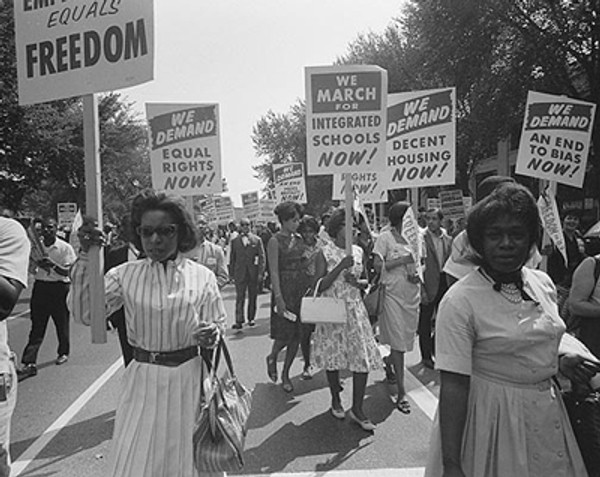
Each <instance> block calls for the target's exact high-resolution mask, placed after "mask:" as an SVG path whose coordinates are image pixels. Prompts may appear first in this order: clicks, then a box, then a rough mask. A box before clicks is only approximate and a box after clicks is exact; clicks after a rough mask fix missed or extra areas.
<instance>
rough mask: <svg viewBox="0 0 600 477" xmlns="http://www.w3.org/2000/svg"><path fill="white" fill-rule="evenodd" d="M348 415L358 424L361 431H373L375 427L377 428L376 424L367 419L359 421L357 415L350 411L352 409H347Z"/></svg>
mask: <svg viewBox="0 0 600 477" xmlns="http://www.w3.org/2000/svg"><path fill="white" fill-rule="evenodd" d="M348 417H349V418H350V419H351V420H352V421H354V422H355V423H356V424H358V425H359V426H360V427H361V428H362V430H363V431H366V432H373V431H374V430H375V429H377V426H376V425H375V424H373V423H372V422H371V421H369V420H368V419H365V420H364V421H361V420H360V419H359V418H358V417H356V414H354V411H352V409H350V410H349V411H348Z"/></svg>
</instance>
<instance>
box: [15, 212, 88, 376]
mask: <svg viewBox="0 0 600 477" xmlns="http://www.w3.org/2000/svg"><path fill="white" fill-rule="evenodd" d="M41 225H42V228H41V236H42V243H41V244H40V245H41V246H42V249H43V251H44V252H45V254H46V255H45V256H44V257H43V258H41V259H40V260H38V261H36V262H35V268H36V272H35V282H34V284H33V291H32V293H31V305H30V307H31V331H30V332H29V340H28V342H27V346H26V347H25V350H24V351H23V356H22V358H21V362H22V363H23V368H21V369H20V370H19V372H18V373H19V377H20V378H21V379H22V378H27V377H30V376H35V375H36V374H37V367H36V362H37V357H38V351H39V349H40V346H41V345H42V342H43V341H44V336H45V334H46V328H47V326H48V320H49V318H50V317H52V321H54V326H55V327H56V335H57V337H58V350H57V358H56V364H58V365H60V364H64V363H66V361H67V360H68V359H69V351H70V343H69V310H68V309H67V301H66V300H67V293H68V292H69V284H70V283H71V280H70V278H69V269H70V268H71V265H73V263H74V262H75V260H76V259H77V256H76V255H75V251H74V250H73V247H71V245H70V244H68V243H67V242H65V241H64V240H62V239H60V238H58V237H57V236H56V220H54V219H53V218H46V219H44V220H42V222H41Z"/></svg>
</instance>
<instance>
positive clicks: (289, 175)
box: [273, 162, 306, 204]
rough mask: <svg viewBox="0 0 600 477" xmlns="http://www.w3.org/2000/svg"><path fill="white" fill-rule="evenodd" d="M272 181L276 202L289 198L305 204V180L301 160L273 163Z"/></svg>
mask: <svg viewBox="0 0 600 477" xmlns="http://www.w3.org/2000/svg"><path fill="white" fill-rule="evenodd" d="M273 182H274V183H275V197H277V201H278V202H285V201H288V200H291V201H294V202H298V203H299V204H306V182H305V180H304V164H303V163H302V162H288V163H287V164H273Z"/></svg>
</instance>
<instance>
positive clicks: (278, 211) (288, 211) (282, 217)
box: [274, 200, 303, 224]
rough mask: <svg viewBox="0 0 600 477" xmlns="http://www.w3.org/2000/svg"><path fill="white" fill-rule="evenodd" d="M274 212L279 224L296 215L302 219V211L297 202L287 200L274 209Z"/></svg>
mask: <svg viewBox="0 0 600 477" xmlns="http://www.w3.org/2000/svg"><path fill="white" fill-rule="evenodd" d="M274 212H275V215H276V216H277V218H278V219H279V223H281V224H283V223H284V222H285V221H286V220H290V219H292V218H294V215H296V214H298V217H299V218H302V213H303V210H302V206H301V205H300V204H299V203H298V202H293V201H291V200H288V201H285V202H282V203H281V204H279V205H278V206H277V207H275V211H274Z"/></svg>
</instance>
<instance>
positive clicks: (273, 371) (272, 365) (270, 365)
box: [267, 355, 277, 383]
mask: <svg viewBox="0 0 600 477" xmlns="http://www.w3.org/2000/svg"><path fill="white" fill-rule="evenodd" d="M267 375H268V376H269V379H270V380H271V381H273V382H274V383H276V382H277V361H275V358H273V356H271V355H268V356H267Z"/></svg>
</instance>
